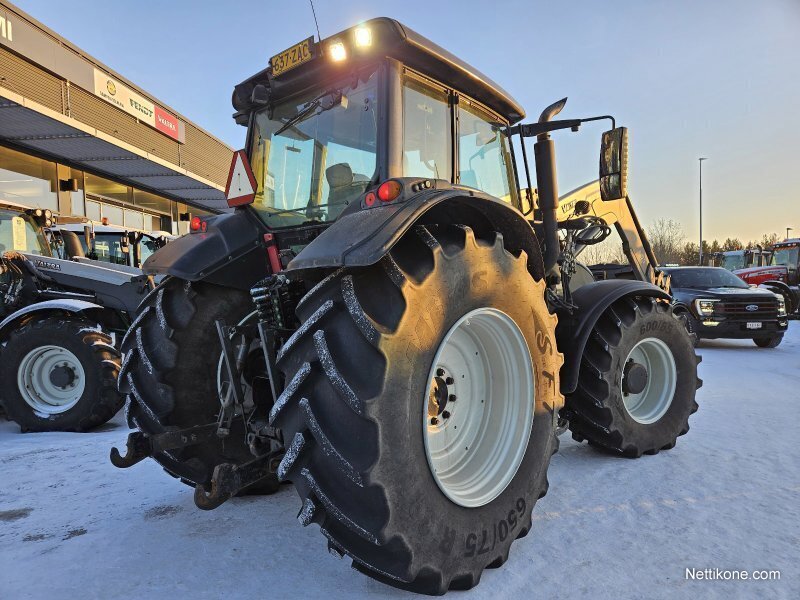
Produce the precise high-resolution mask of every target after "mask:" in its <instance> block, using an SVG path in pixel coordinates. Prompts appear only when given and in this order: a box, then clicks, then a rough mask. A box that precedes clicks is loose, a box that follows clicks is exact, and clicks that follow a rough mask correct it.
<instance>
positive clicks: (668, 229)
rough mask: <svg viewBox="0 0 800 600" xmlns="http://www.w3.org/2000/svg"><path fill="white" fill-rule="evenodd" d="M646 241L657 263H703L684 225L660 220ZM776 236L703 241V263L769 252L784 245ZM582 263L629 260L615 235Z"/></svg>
mask: <svg viewBox="0 0 800 600" xmlns="http://www.w3.org/2000/svg"><path fill="white" fill-rule="evenodd" d="M646 234H647V239H648V240H649V241H650V246H651V247H652V248H653V253H654V254H655V255H656V258H657V259H658V262H659V263H660V264H662V265H664V264H678V265H696V264H697V263H698V260H699V259H700V252H699V245H698V244H697V242H690V241H688V240H687V239H686V235H685V234H684V231H683V228H682V227H681V224H680V223H678V222H677V221H675V220H673V219H663V218H662V219H657V220H656V221H654V222H653V224H652V225H651V226H650V227H647V228H646ZM781 239H782V238H781V237H780V236H779V235H778V234H777V233H771V234H764V235H762V236H761V239H758V240H749V241H747V242H742V240H740V239H739V238H726V239H725V240H724V241H723V242H720V241H719V240H712V241H710V242H709V241H707V240H703V263H704V264H709V260H710V259H711V257H712V255H713V254H715V253H717V252H727V251H729V250H743V249H751V248H756V247H757V246H761V247H762V248H769V247H771V246H772V245H773V244H774V243H775V242H779V241H781ZM580 261H581V262H583V263H585V264H598V263H617V264H625V263H627V262H628V261H627V259H626V258H625V254H624V253H623V252H622V244H621V243H620V240H619V237H618V236H617V235H616V234H615V235H612V236H610V237H609V238H608V240H606V241H605V242H603V243H602V244H598V245H596V246H590V247H589V248H587V249H586V250H584V252H583V253H582V254H581V257H580Z"/></svg>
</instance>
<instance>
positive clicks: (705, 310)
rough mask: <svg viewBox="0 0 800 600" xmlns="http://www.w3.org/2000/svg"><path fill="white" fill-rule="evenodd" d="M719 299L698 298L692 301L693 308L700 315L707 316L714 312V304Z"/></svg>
mask: <svg viewBox="0 0 800 600" xmlns="http://www.w3.org/2000/svg"><path fill="white" fill-rule="evenodd" d="M717 302H719V300H708V299H705V298H698V299H697V300H695V301H694V309H695V310H696V311H697V314H698V315H700V316H701V317H708V316H710V315H713V314H714V305H715V304H716V303H717Z"/></svg>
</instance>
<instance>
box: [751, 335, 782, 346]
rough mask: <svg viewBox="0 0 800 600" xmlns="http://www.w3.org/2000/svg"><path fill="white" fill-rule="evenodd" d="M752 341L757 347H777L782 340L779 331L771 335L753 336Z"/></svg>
mask: <svg viewBox="0 0 800 600" xmlns="http://www.w3.org/2000/svg"><path fill="white" fill-rule="evenodd" d="M753 341H754V342H755V343H756V346H758V347H759V348H777V347H778V346H779V345H780V343H781V342H782V341H783V334H782V333H779V334H778V335H773V336H771V337H760V338H753Z"/></svg>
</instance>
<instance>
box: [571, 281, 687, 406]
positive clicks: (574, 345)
mask: <svg viewBox="0 0 800 600" xmlns="http://www.w3.org/2000/svg"><path fill="white" fill-rule="evenodd" d="M624 296H649V297H651V298H661V299H664V300H668V301H669V300H671V299H672V297H671V296H670V295H669V294H667V292H665V291H664V290H663V289H661V288H660V287H658V286H656V285H653V284H652V283H648V282H645V281H637V280H630V279H607V280H605V281H596V282H595V283H590V284H588V285H584V286H583V287H580V288H578V289H577V290H575V293H574V294H572V304H573V305H574V306H575V307H576V308H575V309H574V310H573V311H572V314H571V315H569V314H567V313H566V312H560V313H559V320H558V326H557V327H556V341H557V342H558V349H559V351H560V352H563V353H564V365H563V366H562V367H561V392H562V393H563V394H571V393H572V392H574V391H575V389H576V388H577V387H578V373H579V372H580V365H581V356H582V355H583V352H584V349H585V348H586V342H587V341H588V340H589V335H590V334H591V332H592V329H593V328H594V326H595V323H597V321H598V319H600V316H601V315H602V314H603V313H604V312H605V311H606V309H607V308H608V307H609V306H611V305H612V304H613V303H614V302H616V301H617V300H619V299H620V298H623V297H624Z"/></svg>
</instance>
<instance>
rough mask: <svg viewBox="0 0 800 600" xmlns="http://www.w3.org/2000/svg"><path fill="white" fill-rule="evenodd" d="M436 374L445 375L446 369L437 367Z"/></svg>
mask: <svg viewBox="0 0 800 600" xmlns="http://www.w3.org/2000/svg"><path fill="white" fill-rule="evenodd" d="M436 376H437V377H444V369H442V368H441V367H440V368H438V369H436Z"/></svg>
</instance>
